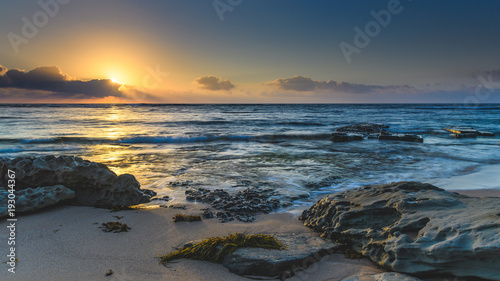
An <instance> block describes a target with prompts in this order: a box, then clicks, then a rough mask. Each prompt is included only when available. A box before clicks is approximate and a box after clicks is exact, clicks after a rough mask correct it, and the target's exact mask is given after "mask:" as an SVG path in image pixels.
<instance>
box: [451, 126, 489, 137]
mask: <svg viewBox="0 0 500 281" xmlns="http://www.w3.org/2000/svg"><path fill="white" fill-rule="evenodd" d="M445 130H446V131H448V132H450V133H452V134H451V136H452V137H454V138H458V139H461V138H476V137H478V136H479V137H494V136H495V134H493V133H490V132H481V131H478V130H476V129H474V128H472V127H450V128H445Z"/></svg>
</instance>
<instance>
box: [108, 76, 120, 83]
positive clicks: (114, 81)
mask: <svg viewBox="0 0 500 281" xmlns="http://www.w3.org/2000/svg"><path fill="white" fill-rule="evenodd" d="M109 80H111V82H113V83H118V84H121V83H120V82H118V80H116V78H113V77H111V78H109Z"/></svg>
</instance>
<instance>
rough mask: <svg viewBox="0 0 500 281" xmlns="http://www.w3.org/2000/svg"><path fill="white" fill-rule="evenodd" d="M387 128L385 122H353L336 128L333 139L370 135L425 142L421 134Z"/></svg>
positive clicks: (373, 137)
mask: <svg viewBox="0 0 500 281" xmlns="http://www.w3.org/2000/svg"><path fill="white" fill-rule="evenodd" d="M387 129H389V126H388V125H384V124H372V123H361V124H353V125H349V126H344V127H341V128H338V129H337V130H335V132H334V133H332V139H331V141H333V142H348V141H357V140H363V139H364V137H368V139H379V140H396V141H410V142H424V139H423V138H422V136H420V135H413V134H406V133H404V134H398V133H393V132H390V131H388V130H387Z"/></svg>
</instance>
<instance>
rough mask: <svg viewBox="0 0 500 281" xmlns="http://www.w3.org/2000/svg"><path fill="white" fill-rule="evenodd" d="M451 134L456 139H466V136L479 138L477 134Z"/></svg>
mask: <svg viewBox="0 0 500 281" xmlns="http://www.w3.org/2000/svg"><path fill="white" fill-rule="evenodd" d="M450 136H452V137H454V138H456V139H465V138H477V134H469V133H467V134H450Z"/></svg>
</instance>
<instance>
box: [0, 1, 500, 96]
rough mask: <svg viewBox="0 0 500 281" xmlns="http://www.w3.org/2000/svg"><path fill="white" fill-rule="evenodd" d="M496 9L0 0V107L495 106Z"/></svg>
mask: <svg viewBox="0 0 500 281" xmlns="http://www.w3.org/2000/svg"><path fill="white" fill-rule="evenodd" d="M499 13H500V1H494V0H477V1H461V0H453V1H451V0H449V1H446V0H443V1H432V0H420V1H418V0H415V1H411V0H400V1H398V0H380V1H379V0H376V1H368V0H365V1H361V0H352V1H335V0H318V1H298V0H273V1H269V0H176V1H174V0H143V1H139V0H39V1H34V0H31V1H28V0H16V1H8V0H0V23H1V24H0V103H87V102H92V103H94V102H97V103H115V102H124V103H464V104H478V103H498V102H500V55H499V50H500V36H499V34H500V17H499V16H498V15H499Z"/></svg>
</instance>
